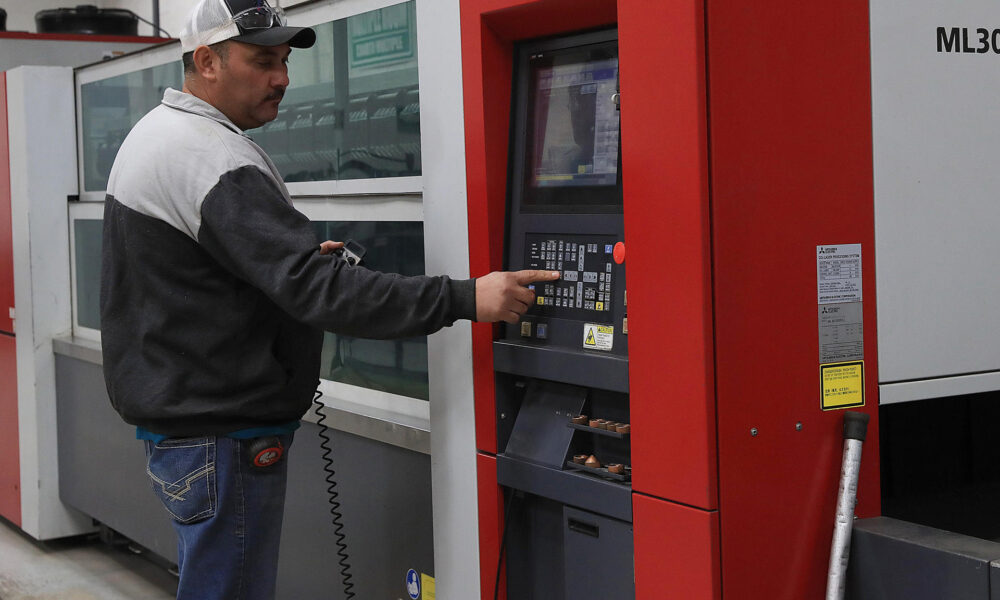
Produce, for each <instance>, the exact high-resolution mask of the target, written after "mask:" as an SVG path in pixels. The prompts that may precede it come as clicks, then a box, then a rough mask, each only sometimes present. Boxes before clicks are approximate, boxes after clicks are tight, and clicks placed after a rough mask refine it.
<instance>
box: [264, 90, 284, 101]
mask: <svg viewBox="0 0 1000 600" xmlns="http://www.w3.org/2000/svg"><path fill="white" fill-rule="evenodd" d="M284 97H285V90H278V91H276V92H273V93H271V94H268V95H267V98H264V100H265V101H269V100H281V99H282V98H284Z"/></svg>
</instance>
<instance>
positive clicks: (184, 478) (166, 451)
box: [146, 437, 216, 523]
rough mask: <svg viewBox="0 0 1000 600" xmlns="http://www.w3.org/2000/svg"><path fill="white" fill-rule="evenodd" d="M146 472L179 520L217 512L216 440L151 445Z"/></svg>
mask: <svg viewBox="0 0 1000 600" xmlns="http://www.w3.org/2000/svg"><path fill="white" fill-rule="evenodd" d="M150 446H152V447H151V448H150V450H149V457H148V459H147V462H146V474H147V475H149V480H150V482H151V483H152V485H153V492H155V493H156V496H157V497H158V498H159V499H160V502H162V503H163V506H164V507H165V508H166V509H167V512H169V513H170V514H171V516H173V518H174V519H175V520H176V521H177V522H179V523H194V522H197V521H201V520H203V519H207V518H209V517H211V516H213V515H214V514H215V504H216V495H215V439H214V438H208V437H198V438H172V439H167V440H164V441H162V442H160V443H158V444H150Z"/></svg>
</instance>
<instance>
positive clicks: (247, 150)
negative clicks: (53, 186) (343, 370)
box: [101, 89, 475, 436]
mask: <svg viewBox="0 0 1000 600" xmlns="http://www.w3.org/2000/svg"><path fill="white" fill-rule="evenodd" d="M319 241H320V240H317V239H316V234H315V232H314V229H313V227H312V225H311V224H310V222H309V220H308V219H307V218H306V217H305V216H304V215H302V214H301V213H299V212H298V211H296V210H295V209H294V208H292V205H291V201H290V198H289V195H288V191H287V189H286V188H285V185H284V183H283V182H282V180H281V177H280V176H279V174H278V172H277V170H276V169H275V167H274V164H273V163H272V162H271V160H270V159H269V158H268V157H267V155H266V154H265V153H264V151H263V150H261V149H260V147H258V146H257V145H256V144H255V143H253V141H251V140H250V139H249V138H248V137H246V136H245V135H243V133H242V132H241V131H240V130H239V128H237V127H236V126H235V125H234V124H232V123H231V122H230V121H229V120H228V119H227V118H226V117H225V116H224V115H223V114H222V113H221V112H219V111H218V110H217V109H215V108H214V107H212V106H211V105H209V104H207V103H206V102H203V101H201V100H199V99H198V98H196V97H195V96H192V95H189V94H186V93H182V92H178V91H176V90H172V89H168V90H167V91H166V93H165V94H164V96H163V103H162V104H161V105H160V106H158V107H156V108H155V109H153V110H152V111H151V112H150V113H149V114H148V115H146V116H145V117H143V118H142V120H140V121H139V123H137V124H136V126H135V127H134V128H133V129H132V132H131V133H129V135H128V137H127V138H126V139H125V142H124V143H123V144H122V147H121V150H120V151H119V152H118V157H117V158H116V160H115V164H114V167H113V168H112V170H111V176H110V180H109V182H108V195H107V200H106V204H105V209H104V247H103V268H102V273H101V337H102V344H103V347H104V377H105V381H106V383H107V387H108V393H109V395H110V397H111V403H112V405H113V406H114V407H115V409H116V410H117V411H118V412H119V413H120V414H121V416H122V418H123V419H124V420H125V421H126V422H128V423H131V424H133V425H138V426H141V427H143V428H145V429H147V430H149V431H151V432H154V433H158V434H163V435H169V436H186V435H207V434H224V433H229V432H232V431H237V430H240V429H248V428H253V427H261V426H265V427H266V426H271V425H275V424H279V423H286V422H289V421H294V420H296V419H298V418H300V417H301V416H302V415H303V414H304V413H305V412H306V411H307V410H308V408H309V405H310V401H311V399H312V395H313V392H314V390H315V389H316V386H317V384H318V383H319V380H318V376H319V359H320V350H321V346H322V336H323V334H322V330H329V331H334V332H337V333H342V334H345V335H351V336H356V337H366V338H394V337H410V336H416V335H424V334H428V333H432V332H434V331H437V330H438V329H440V328H441V327H445V326H448V325H450V324H451V323H453V322H454V321H455V320H456V319H461V318H464V319H472V318H474V317H475V282H474V280H471V279H470V280H464V281H457V280H451V279H449V278H448V277H403V276H400V275H394V274H383V273H377V272H374V271H369V270H367V269H365V268H362V267H350V266H348V265H347V264H346V263H345V262H344V261H343V260H341V259H340V258H338V257H336V256H334V255H325V256H321V255H320V254H319Z"/></svg>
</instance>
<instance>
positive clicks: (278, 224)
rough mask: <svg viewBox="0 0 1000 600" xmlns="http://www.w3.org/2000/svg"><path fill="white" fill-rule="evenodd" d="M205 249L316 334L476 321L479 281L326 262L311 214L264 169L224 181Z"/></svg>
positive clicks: (202, 233)
mask: <svg viewBox="0 0 1000 600" xmlns="http://www.w3.org/2000/svg"><path fill="white" fill-rule="evenodd" d="M198 243H199V244H201V246H202V247H203V248H204V249H205V250H206V251H207V252H208V253H209V254H211V255H212V257H213V258H214V259H215V260H217V261H218V262H219V263H220V264H221V265H222V266H223V267H224V268H226V269H227V270H228V271H230V272H231V273H233V274H234V275H235V276H236V277H239V278H240V279H242V280H244V281H246V282H247V283H249V284H250V285H252V286H254V287H256V288H257V289H259V290H261V292H263V293H264V294H265V295H266V296H267V297H268V298H269V299H270V300H271V301H273V302H274V303H275V304H277V305H278V306H280V307H281V308H282V309H283V310H284V311H285V312H287V313H288V314H289V315H291V316H292V317H294V318H295V319H297V320H299V321H301V322H303V323H306V324H308V325H311V326H313V327H316V328H319V329H324V330H327V331H332V332H335V333H341V334H345V335H351V336H355V337H364V338H372V339H385V338H396V337H412V336H415V335H425V334H429V333H433V332H435V331H437V330H438V329H440V328H442V327H446V326H448V325H451V324H452V323H453V322H454V321H455V320H457V319H470V320H472V319H474V318H475V308H476V299H475V280H473V279H468V280H452V279H450V278H448V277H444V276H441V277H428V276H417V277H404V276H402V275H397V274H391V273H380V272H377V271H371V270H368V269H366V268H364V267H362V266H350V265H348V264H347V262H346V261H344V260H343V259H341V258H340V257H338V256H336V255H320V254H319V241H318V240H317V239H316V234H315V232H314V229H313V227H312V224H311V223H310V222H309V220H308V219H307V218H306V217H305V215H303V214H301V213H299V212H298V211H296V210H295V209H294V208H293V207H292V206H290V205H289V204H288V203H287V202H285V200H284V197H283V195H282V193H281V191H280V190H279V189H278V187H277V184H276V183H275V182H274V180H273V179H271V178H270V177H269V176H267V175H266V174H265V173H263V172H262V171H261V170H260V169H259V168H258V167H256V166H246V167H241V168H239V169H236V170H233V171H230V172H228V173H226V174H224V175H223V176H222V177H221V178H220V179H219V182H218V184H217V185H216V186H215V187H213V188H212V190H211V191H210V192H209V193H208V194H207V195H206V196H205V200H204V202H203V203H202V206H201V226H200V228H199V230H198Z"/></svg>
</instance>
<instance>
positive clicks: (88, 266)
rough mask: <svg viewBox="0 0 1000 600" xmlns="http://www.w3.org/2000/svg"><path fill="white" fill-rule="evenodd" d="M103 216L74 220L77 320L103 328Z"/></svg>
mask: <svg viewBox="0 0 1000 600" xmlns="http://www.w3.org/2000/svg"><path fill="white" fill-rule="evenodd" d="M103 225H104V222H103V221H102V220H100V219H77V220H75V221H73V236H74V238H75V243H74V251H75V254H76V320H77V323H78V324H79V325H80V326H81V327H89V328H91V329H98V330H99V329H100V328H101V240H102V239H103Z"/></svg>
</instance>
